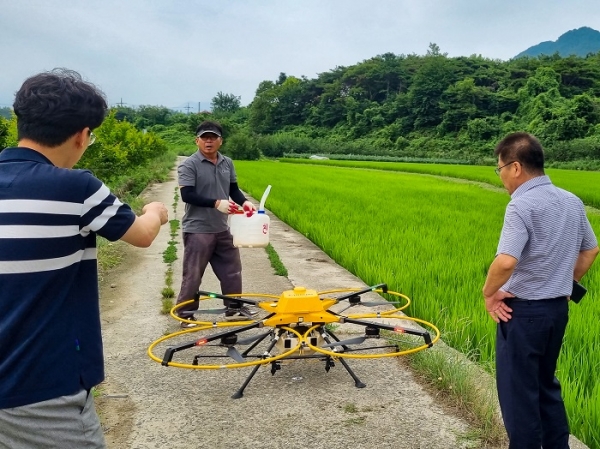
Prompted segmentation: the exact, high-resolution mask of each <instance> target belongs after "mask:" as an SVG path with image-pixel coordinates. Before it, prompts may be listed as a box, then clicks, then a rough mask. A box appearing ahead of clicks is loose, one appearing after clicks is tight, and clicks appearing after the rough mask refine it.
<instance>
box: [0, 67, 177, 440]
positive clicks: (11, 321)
mask: <svg viewBox="0 0 600 449" xmlns="http://www.w3.org/2000/svg"><path fill="white" fill-rule="evenodd" d="M14 111H15V114H16V116H17V131H18V139H19V142H18V147H16V148H6V149H4V150H3V151H2V152H1V153H0V448H2V449H4V448H10V449H15V448H19V449H23V448H36V449H40V448H58V447H60V448H84V447H85V448H103V447H105V443H104V437H103V435H102V430H101V428H100V423H99V420H98V416H97V414H96V412H95V409H94V403H93V397H92V395H91V394H90V389H91V388H92V387H93V386H95V385H97V384H98V383H100V382H101V381H102V380H103V379H104V361H103V353H102V337H101V332H100V313H99V297H98V275H97V261H96V235H101V236H103V237H105V238H107V239H108V240H111V241H114V240H118V239H121V240H123V241H125V242H127V243H130V244H132V245H134V246H139V247H147V246H149V245H150V244H151V243H152V241H153V240H154V238H155V237H156V236H157V234H158V232H159V230H160V227H161V225H162V224H164V223H166V222H167V209H166V207H165V206H164V204H162V203H158V202H154V203H149V204H147V205H146V206H145V207H144V208H143V213H142V215H141V216H136V215H135V214H134V212H133V211H132V210H131V208H130V207H129V206H128V205H126V204H123V203H121V202H120V201H119V200H118V199H117V198H116V197H115V196H114V195H113V194H112V193H111V192H110V190H109V189H108V188H107V187H106V186H105V185H104V184H103V183H102V182H101V181H100V180H98V179H97V178H95V177H94V176H93V175H92V174H91V173H90V172H89V171H85V170H72V167H73V166H74V165H75V164H76V163H77V162H78V161H79V159H80V158H81V156H82V155H83V153H84V152H85V150H86V149H87V147H88V146H89V145H91V144H92V143H93V141H94V139H95V135H94V133H93V132H92V130H93V129H94V128H97V127H98V126H100V124H101V123H102V121H103V120H104V117H105V115H106V111H107V104H106V101H105V99H104V96H103V94H102V93H101V92H100V91H99V90H97V89H96V88H95V87H94V86H93V85H91V84H89V83H87V82H85V81H83V80H82V79H81V77H80V76H79V74H77V73H76V72H72V71H68V70H64V69H59V70H54V71H52V72H47V73H41V74H38V75H35V76H33V77H31V78H29V79H27V80H26V81H25V82H24V84H23V86H22V87H21V89H20V90H19V91H18V92H17V94H16V97H15V102H14Z"/></svg>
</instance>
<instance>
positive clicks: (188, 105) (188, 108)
mask: <svg viewBox="0 0 600 449" xmlns="http://www.w3.org/2000/svg"><path fill="white" fill-rule="evenodd" d="M183 109H185V110H186V111H187V113H188V114H189V113H190V109H192V107H191V106H190V104H189V103H188V104H187V106H186V107H184V108H183Z"/></svg>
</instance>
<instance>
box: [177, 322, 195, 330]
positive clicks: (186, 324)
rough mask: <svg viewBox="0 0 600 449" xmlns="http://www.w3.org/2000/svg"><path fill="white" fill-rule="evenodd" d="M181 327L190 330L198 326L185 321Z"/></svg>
mask: <svg viewBox="0 0 600 449" xmlns="http://www.w3.org/2000/svg"><path fill="white" fill-rule="evenodd" d="M179 326H180V327H181V328H182V329H190V328H192V327H196V326H198V325H197V324H196V323H186V322H185V321H182V322H181V323H179Z"/></svg>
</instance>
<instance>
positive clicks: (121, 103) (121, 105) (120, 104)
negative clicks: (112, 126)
mask: <svg viewBox="0 0 600 449" xmlns="http://www.w3.org/2000/svg"><path fill="white" fill-rule="evenodd" d="M117 104H118V105H119V106H120V107H123V97H121V102H120V103H117Z"/></svg>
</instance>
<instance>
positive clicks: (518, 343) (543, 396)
mask: <svg viewBox="0 0 600 449" xmlns="http://www.w3.org/2000/svg"><path fill="white" fill-rule="evenodd" d="M506 303H507V304H508V305H509V306H510V307H511V308H512V309H513V312H512V319H510V320H509V321H508V322H507V323H504V322H502V321H501V322H500V324H499V325H498V328H497V334H496V383H497V387H498V398H499V400H500V408H501V410H502V418H503V420H504V425H505V427H506V431H507V433H508V437H509V440H510V446H509V448H510V449H540V448H544V449H565V448H568V447H569V443H568V440H569V424H568V422H567V414H566V412H565V407H564V404H563V400H562V397H561V393H560V384H559V382H558V379H557V378H556V377H555V376H554V373H555V371H556V362H557V359H558V355H559V353H560V348H561V346H562V340H563V336H564V333H565V328H566V326H567V321H568V319H569V306H568V301H567V300H566V298H554V299H545V300H540V301H526V300H518V299H509V300H506Z"/></svg>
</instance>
